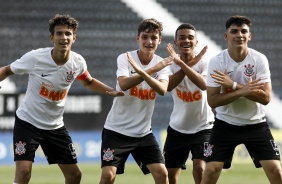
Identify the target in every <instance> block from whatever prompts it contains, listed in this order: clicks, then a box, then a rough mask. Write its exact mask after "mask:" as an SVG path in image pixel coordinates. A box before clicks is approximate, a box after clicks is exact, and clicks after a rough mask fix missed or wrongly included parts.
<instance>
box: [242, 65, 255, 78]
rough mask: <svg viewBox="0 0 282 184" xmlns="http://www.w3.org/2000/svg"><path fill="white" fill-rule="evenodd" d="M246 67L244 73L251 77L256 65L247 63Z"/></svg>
mask: <svg viewBox="0 0 282 184" xmlns="http://www.w3.org/2000/svg"><path fill="white" fill-rule="evenodd" d="M244 67H245V71H244V74H245V75H246V76H248V77H250V76H252V75H254V69H253V68H254V65H250V64H248V65H245V66H244Z"/></svg>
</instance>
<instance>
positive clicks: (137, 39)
mask: <svg viewBox="0 0 282 184" xmlns="http://www.w3.org/2000/svg"><path fill="white" fill-rule="evenodd" d="M139 39H140V36H139V35H137V36H136V41H137V42H138V43H139Z"/></svg>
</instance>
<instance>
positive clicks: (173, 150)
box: [164, 126, 211, 169]
mask: <svg viewBox="0 0 282 184" xmlns="http://www.w3.org/2000/svg"><path fill="white" fill-rule="evenodd" d="M210 135H211V129H207V130H202V131H200V132H197V133H195V134H183V133H180V132H178V131H176V130H174V129H173V128H171V127H170V126H169V127H168V128H167V137H166V141H165V145H164V157H165V165H166V167H167V168H182V169H186V161H187V159H188V156H189V153H190V152H191V154H192V160H193V159H201V160H205V159H206V157H205V156H204V153H205V150H206V147H207V145H208V142H209V139H210Z"/></svg>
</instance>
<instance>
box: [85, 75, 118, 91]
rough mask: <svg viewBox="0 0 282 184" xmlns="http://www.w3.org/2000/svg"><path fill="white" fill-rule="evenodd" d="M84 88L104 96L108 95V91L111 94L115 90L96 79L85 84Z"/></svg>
mask: <svg viewBox="0 0 282 184" xmlns="http://www.w3.org/2000/svg"><path fill="white" fill-rule="evenodd" d="M84 86H85V87H86V88H87V89H89V90H91V91H94V92H97V93H104V94H106V91H108V92H110V91H113V90H115V89H113V88H112V87H109V86H108V85H106V84H104V83H102V82H101V81H99V80H97V79H95V78H92V80H91V81H90V82H88V83H85V84H84Z"/></svg>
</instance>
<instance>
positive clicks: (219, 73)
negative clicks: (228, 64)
mask: <svg viewBox="0 0 282 184" xmlns="http://www.w3.org/2000/svg"><path fill="white" fill-rule="evenodd" d="M214 72H215V73H217V74H218V75H224V73H222V72H221V71H218V70H214Z"/></svg>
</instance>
